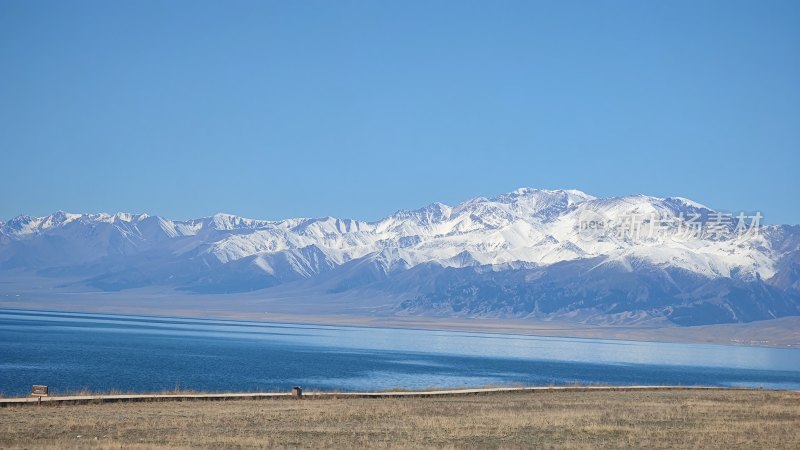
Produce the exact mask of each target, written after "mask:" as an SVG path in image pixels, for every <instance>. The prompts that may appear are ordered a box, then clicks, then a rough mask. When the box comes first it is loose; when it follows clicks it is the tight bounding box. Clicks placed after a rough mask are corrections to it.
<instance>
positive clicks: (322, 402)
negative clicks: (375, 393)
mask: <svg viewBox="0 0 800 450" xmlns="http://www.w3.org/2000/svg"><path fill="white" fill-rule="evenodd" d="M162 447H173V448H174V447H187V448H188V447H191V448H198V447H205V448H264V447H267V448H275V447H277V448H287V447H288V448H296V447H305V448H308V447H310V448H365V447H367V448H431V447H433V448H442V447H444V448H526V447H537V448H596V447H612V448H724V449H731V448H765V449H778V448H787V449H797V448H800V393H797V392H779V391H757V390H755V391H738V390H737V391H734V390H708V391H692V390H674V391H633V392H630V391H621V392H615V391H553V392H549V391H548V392H537V393H525V394H520V393H512V394H492V395H480V396H465V397H445V398H405V399H404V398H397V399H395V398H382V399H363V398H355V399H318V400H310V399H303V400H290V399H286V400H257V401H254V400H249V401H248V400H237V401H187V402H149V403H114V404H88V405H62V406H33V405H31V406H18V407H9V408H0V448H162Z"/></svg>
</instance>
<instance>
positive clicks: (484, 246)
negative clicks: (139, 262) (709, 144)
mask: <svg viewBox="0 0 800 450" xmlns="http://www.w3.org/2000/svg"><path fill="white" fill-rule="evenodd" d="M696 213H698V214H706V215H707V214H710V213H713V211H712V210H710V209H709V208H707V207H705V206H703V205H701V204H699V203H696V202H693V201H691V200H687V199H684V198H680V197H672V198H657V197H649V196H643V195H637V196H626V197H614V198H595V197H593V196H591V195H588V194H585V193H583V192H580V191H576V190H542V189H530V188H523V189H518V190H516V191H513V192H509V193H507V194H503V195H499V196H497V197H494V198H476V199H472V200H468V201H466V202H463V203H461V204H458V205H455V206H452V207H451V206H448V205H444V204H442V203H432V204H431V205H428V206H426V207H424V208H421V209H418V210H414V211H398V212H397V213H395V214H392V215H390V216H388V217H386V218H384V219H381V220H377V221H374V222H366V221H358V220H350V219H337V218H332V217H325V218H318V219H289V220H282V221H266V220H254V219H246V218H242V217H238V216H235V215H230V214H216V215H214V216H212V217H206V218H201V219H194V220H188V221H173V220H169V219H166V218H162V217H152V216H148V215H146V214H126V213H118V214H115V215H109V214H70V213H65V212H57V213H55V214H52V215H50V216H46V217H30V216H19V217H17V218H15V219H12V220H10V221H8V222H7V223H5V224H2V226H1V227H0V233H2V234H3V235H5V236H7V237H8V239H7V241H8V242H25V241H34V240H36V239H37V238H39V237H42V236H50V237H61V238H64V239H68V240H70V241H71V242H79V243H80V244H75V245H76V247H75V248H79V251H77V254H79V256H80V261H84V262H85V261H92V260H94V259H99V258H103V257H106V256H109V255H135V254H137V253H139V252H144V251H150V252H153V251H161V252H166V253H168V254H170V255H173V256H175V255H185V256H186V257H187V258H201V259H202V258H205V259H204V260H207V261H211V262H215V263H217V264H228V263H233V262H236V261H243V260H246V259H247V258H249V262H248V264H250V265H251V266H252V267H255V268H256V269H257V270H260V271H262V272H263V273H265V274H268V275H275V273H276V271H278V270H293V271H295V272H296V273H297V274H299V275H300V276H303V277H310V276H313V275H314V274H315V273H316V272H317V271H319V270H322V269H324V268H325V267H328V266H338V265H342V264H344V263H347V262H348V261H352V260H355V259H358V258H363V257H366V256H370V255H371V256H372V257H373V258H375V260H376V261H380V262H381V264H383V265H384V266H385V267H386V268H392V267H403V268H409V267H414V266H416V265H419V264H422V263H428V262H435V263H438V264H440V265H443V266H448V267H467V266H474V265H496V266H501V265H504V264H510V263H519V262H522V263H530V264H535V265H541V266H546V265H551V264H554V263H557V262H561V261H570V260H576V259H582V258H593V257H598V256H599V257H603V258H604V263H603V264H622V265H623V266H627V267H632V266H633V265H635V263H636V262H637V261H646V262H648V263H650V264H653V265H656V266H663V267H676V268H682V269H685V270H688V271H691V272H694V273H697V274H699V275H702V276H705V277H710V278H713V277H733V276H735V277H740V278H744V279H751V278H754V277H761V278H763V279H767V278H769V277H771V276H772V275H773V274H774V273H775V264H776V261H777V260H778V257H779V256H780V255H778V254H777V250H775V249H773V248H772V244H771V242H770V241H769V240H768V239H766V238H765V237H764V236H763V234H760V235H752V234H748V235H744V236H738V235H736V234H730V235H729V236H727V237H726V238H718V239H714V238H708V237H704V236H688V237H684V236H682V235H681V234H680V230H681V229H682V228H684V226H685V225H687V224H688V222H689V221H690V220H689V216H691V215H692V214H696ZM587 217H588V218H595V219H596V218H601V219H602V220H605V221H609V223H612V224H615V227H616V228H615V229H614V230H613V231H614V233H609V234H606V235H602V236H589V237H588V238H587V236H586V234H585V230H582V229H581V226H580V224H581V223H582V221H583V222H585V221H586V218H587ZM631 217H637V218H640V219H642V220H645V221H647V220H649V218H653V217H655V218H658V221H659V222H665V223H667V224H668V225H667V226H666V232H665V233H661V234H656V235H653V236H635V237H634V236H629V235H625V233H617V231H619V230H620V229H621V227H624V226H625V220H627V219H629V218H631ZM645 223H646V224H647V225H648V226H649V224H650V223H649V222H645ZM2 242H3V241H0V243H2ZM8 246H9V244H8V243H7V244H5V247H8ZM69 248H71V247H69ZM36 249H37V251H41V252H43V253H42V254H41V255H40V261H47V260H48V257H49V256H48V254H47V253H46V251H47V249H46V248H44V247H43V246H42V245H39V246H36ZM309 249H314V250H313V251H309ZM9 251H10V250H9ZM9 251H5V253H4V250H3V246H0V263H2V261H3V258H4V257H5V258H6V260H10V258H12V256H14V255H10V254H8V253H9ZM62 253H63V252H62ZM278 254H281V255H283V256H281V258H279V259H276V258H274V257H271V256H270V255H278ZM76 257H77V256H76ZM69 258H70V255H69V254H59V255H58V257H53V258H52V260H53V261H58V262H60V263H62V264H66V262H65V261H68V260H69ZM312 259H313V260H312ZM40 264H41V263H40ZM279 265H281V267H278V266H279ZM284 266H285V267H284Z"/></svg>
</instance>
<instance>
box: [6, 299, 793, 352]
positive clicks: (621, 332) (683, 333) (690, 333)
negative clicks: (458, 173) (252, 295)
mask: <svg viewBox="0 0 800 450" xmlns="http://www.w3.org/2000/svg"><path fill="white" fill-rule="evenodd" d="M1 310H10V311H37V312H51V313H62V314H115V315H122V316H125V315H127V316H140V317H152V318H171V319H200V320H230V321H240V322H254V323H281V324H291V325H322V326H338V327H354V328H387V329H403V330H424V331H450V332H465V333H485V334H506V335H520V336H536V337H548V338H570V339H602V340H620V341H638V342H659V343H675V344H702V345H725V346H735V347H740V346H741V347H766V348H783V349H796V348H800V317H785V318H780V319H773V320H769V321H761V322H750V323H742V324H719V325H703V326H694V327H678V326H666V327H647V326H619V325H606V326H598V325H586V324H574V323H565V322H550V321H535V320H526V319H516V318H510V319H498V318H490V319H483V318H458V317H455V318H453V317H429V316H385V315H375V316H362V315H352V314H336V315H331V314H321V315H310V314H287V313H280V312H276V313H269V312H262V313H257V312H252V311H231V310H202V309H167V308H165V309H153V308H142V307H132V306H130V305H113V306H108V305H75V304H66V305H64V304H52V303H44V304H41V303H37V304H25V303H22V302H2V301H0V311H1Z"/></svg>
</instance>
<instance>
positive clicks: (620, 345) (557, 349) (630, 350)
mask: <svg viewBox="0 0 800 450" xmlns="http://www.w3.org/2000/svg"><path fill="white" fill-rule="evenodd" d="M572 383H581V384H618V385H632V384H636V385H713V386H751V387H765V388H775V389H800V349H776V348H759V347H735V346H721V345H700V344H670V343H657V342H635V341H621V340H603V339H579V338H549V337H536V336H520V335H509V334H493V333H470V332H454V331H426V330H406V329H389V328H366V327H341V326H322V325H298V324H286V323H269V322H247V321H232V320H206V319H185V318H171V317H142V316H123V315H110V314H83V313H62V312H41V311H22V310H2V309H0V394H2V395H5V396H13V395H25V394H27V393H28V392H30V386H31V385H32V384H46V385H48V386H50V387H51V390H52V391H54V392H67V391H76V390H81V389H84V388H85V389H89V390H92V391H109V390H114V389H116V390H121V391H161V390H170V389H174V388H175V387H176V386H179V387H180V388H181V389H192V390H202V391H274V390H280V391H287V390H288V389H289V388H290V387H291V386H293V385H300V386H303V387H304V388H306V389H322V390H344V391H352V390H387V389H392V388H407V389H415V388H430V387H478V386H485V385H551V384H553V385H562V384H572Z"/></svg>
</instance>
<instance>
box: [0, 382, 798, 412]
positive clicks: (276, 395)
mask: <svg viewBox="0 0 800 450" xmlns="http://www.w3.org/2000/svg"><path fill="white" fill-rule="evenodd" d="M597 391H606V392H648V391H652V392H656V391H756V392H789V393H791V392H794V393H798V394H800V390H793V389H764V388H749V387H723V386H642V385H635V386H624V385H619V386H591V385H588V386H524V387H493V388H473V389H434V390H415V391H403V390H398V391H394V390H392V391H367V392H317V391H311V392H302V393H301V394H300V395H295V394H293V393H292V392H226V393H213V392H203V393H191V392H187V393H172V394H169V393H162V394H88V395H63V396H61V395H55V396H33V395H30V396H27V397H10V398H0V408H4V407H11V406H25V405H37V406H41V405H81V404H102V403H139V402H164V401H178V402H183V401H230V400H329V399H356V398H361V399H364V398H367V399H386V398H432V397H439V398H444V397H466V396H475V395H493V394H531V393H543V392H597Z"/></svg>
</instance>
